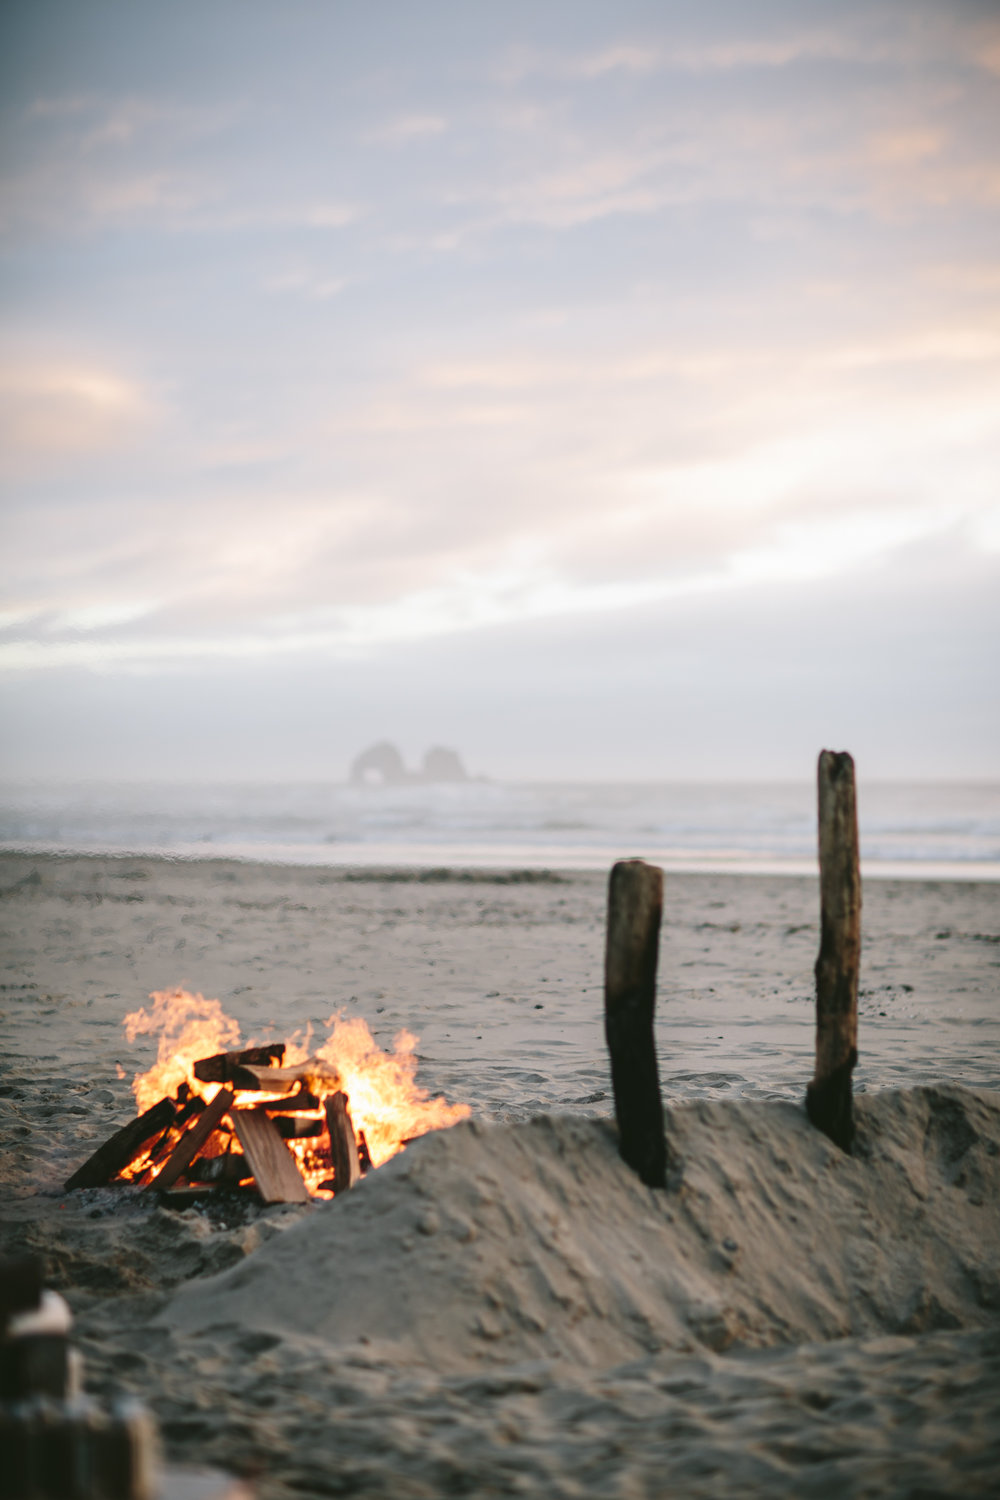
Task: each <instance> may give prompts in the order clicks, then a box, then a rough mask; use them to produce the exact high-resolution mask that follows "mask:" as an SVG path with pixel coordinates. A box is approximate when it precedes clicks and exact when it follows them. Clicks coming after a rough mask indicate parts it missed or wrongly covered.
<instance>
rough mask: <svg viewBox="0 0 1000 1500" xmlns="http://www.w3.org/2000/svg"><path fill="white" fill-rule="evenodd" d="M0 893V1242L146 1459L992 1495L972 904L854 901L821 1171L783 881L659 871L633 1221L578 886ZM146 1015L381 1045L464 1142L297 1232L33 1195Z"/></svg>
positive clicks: (9, 865) (59, 1175)
mask: <svg viewBox="0 0 1000 1500" xmlns="http://www.w3.org/2000/svg"><path fill="white" fill-rule="evenodd" d="M0 893H2V900H0V921H2V924H3V931H4V940H3V974H2V983H3V985H4V988H3V990H2V992H0V994H2V996H3V1003H2V1005H0V1009H2V1010H3V1011H4V1013H5V1014H4V1018H3V1022H2V1024H3V1028H4V1036H5V1049H4V1051H5V1055H4V1059H3V1063H2V1068H3V1072H2V1074H0V1136H2V1140H3V1145H4V1153H3V1158H2V1169H0V1170H2V1178H0V1185H2V1193H3V1202H2V1213H0V1248H3V1249H4V1250H13V1249H18V1248H25V1247H35V1248H39V1249H41V1250H43V1251H44V1252H45V1254H46V1255H47V1258H48V1261H49V1265H50V1282H51V1284H52V1285H54V1286H56V1287H58V1288H59V1289H60V1290H62V1291H63V1292H64V1294H65V1295H66V1296H67V1297H68V1299H69V1300H70V1302H71V1304H72V1305H73V1307H74V1309H75V1311H76V1316H77V1331H78V1336H79V1340H80V1343H81V1346H82V1347H83V1349H84V1353H85V1357H86V1360H87V1367H88V1372H89V1380H90V1385H91V1388H92V1389H93V1390H95V1391H96V1392H110V1391H111V1390H115V1391H121V1390H123V1389H125V1390H131V1391H135V1392H137V1393H139V1394H140V1395H142V1396H143V1397H144V1399H146V1400H147V1401H148V1402H149V1403H150V1405H151V1406H152V1407H153V1409H154V1410H155V1412H156V1413H157V1415H158V1417H159V1419H160V1421H161V1424H162V1427H163V1432H164V1436H165V1438H166V1441H167V1445H168V1450H169V1452H170V1453H171V1455H172V1456H173V1457H175V1458H177V1459H181V1460H184V1461H187V1462H212V1463H216V1464H219V1465H221V1466H223V1467H229V1468H231V1469H233V1470H235V1471H238V1472H243V1473H250V1474H252V1475H254V1476H255V1477H256V1482H257V1485H258V1489H259V1493H260V1494H261V1495H262V1496H264V1497H268V1496H272V1495H273V1496H274V1497H276V1500H277V1497H279V1496H287V1495H292V1494H294V1495H300V1496H313V1495H315V1496H320V1495H331V1494H364V1495H380V1496H383V1495H384V1496H411V1495H412V1496H440V1495H446V1494H466V1495H492V1494H496V1495H508V1494H522V1495H539V1496H541V1495H545V1496H550V1495H551V1496H560V1497H561V1496H567V1497H569V1496H584V1495H588V1496H589V1495H595V1496H596V1495H601V1496H604V1495H616V1496H618V1495H620V1496H623V1497H626V1496H627V1497H631V1496H637V1497H638V1496H656V1495H663V1494H668V1493H673V1494H684V1495H688V1494H690V1495H705V1496H710V1495H720V1496H721V1495H729V1494H734V1495H735V1494H737V1493H739V1494H741V1495H746V1494H748V1493H749V1494H759V1495H771V1494H779V1495H789V1496H801V1495H813V1494H815V1495H842V1494H851V1495H855V1494H857V1495H899V1496H903V1495H909V1496H916V1495H918V1494H919V1495H922V1496H932V1495H942V1496H943V1495H962V1494H983V1495H986V1494H993V1493H996V1491H997V1487H998V1482H1000V1336H998V1335H1000V1093H998V1090H1000V1048H998V1046H997V1040H998V1027H1000V1006H998V984H997V978H998V971H1000V944H998V933H997V912H998V902H1000V888H998V887H996V886H990V885H982V884H981V885H973V884H965V885H962V884H948V883H941V884H924V883H917V882H913V883H908V882H877V883H876V882H870V883H869V884H868V885H867V886H866V889H865V952H864V968H863V973H862V1001H861V1026H860V1045H861V1053H862V1061H861V1065H860V1066H859V1070H858V1075H857V1079H858V1088H859V1096H858V1119H859V1137H858V1144H857V1148H856V1150H855V1153H854V1155H853V1156H852V1157H846V1156H844V1155H843V1154H842V1153H840V1152H839V1151H837V1150H836V1149H835V1148H834V1147H833V1146H831V1145H830V1144H829V1143H828V1142H827V1141H826V1140H825V1138H824V1137H822V1136H820V1135H818V1134H817V1133H816V1132H815V1131H813V1130H812V1129H811V1127H810V1126H809V1124H808V1122H807V1120H806V1118H805V1115H804V1111H803V1109H802V1104H801V1099H802V1093H803V1089H804V1084H805V1082H806V1080H807V1078H808V1076H809V1073H810V1071H811V1046H812V1013H811V966H812V962H813V959H814V957H815V952H816V946H817V938H818V934H817V924H816V885H815V881H810V880H806V879H795V878H780V877H766V878H764V877H760V878H757V877H746V876H724V875H717V876H712V875H699V876H685V877H681V876H674V877H672V878H671V879H670V880H669V881H668V886H667V913H666V922H665V927H664V933H663V947H662V962H661V999H660V1006H659V1023H658V1043H659V1049H660V1056H661V1070H662V1075H663V1080H664V1092H665V1095H666V1097H667V1100H668V1110H667V1139H668V1145H669V1151H670V1167H669V1181H668V1188H667V1190H666V1192H660V1193H657V1192H653V1191H651V1190H649V1189H646V1188H644V1187H643V1186H642V1184H641V1183H639V1182H638V1180H637V1179H636V1178H635V1177H634V1176H633V1175H632V1174H631V1173H630V1172H629V1171H628V1169H627V1168H626V1167H625V1166H624V1165H623V1164H622V1162H621V1161H620V1159H619V1158H618V1155H617V1152H616V1149H615V1140H614V1128H613V1124H612V1123H611V1121H610V1118H609V1116H610V1110H611V1102H610V1098H609V1096H608V1081H607V1066H606V1058H605V1052H604V1046H603V1038H602V1035H601V1019H600V1011H601V992H600V971H601V957H602V954H601V944H602V929H603V901H604V879H603V877H598V876H591V875H587V874H580V873H575V874H573V875H572V876H565V877H563V878H548V879H538V878H535V879H532V880H525V879H511V878H487V877H486V876H485V875H484V874H480V876H479V877H477V878H476V879H474V880H473V879H461V878H435V879H427V878H423V879H416V878H412V877H405V878H404V872H395V874H394V875H393V876H392V877H391V878H390V877H388V876H387V877H386V878H380V879H375V878H371V875H370V874H369V873H368V872H366V873H365V878H363V879H362V878H345V874H344V872H336V871H322V870H315V869H310V870H306V869H281V868H278V867H267V866H252V865H239V864H236V863H232V862H223V861H215V862H212V861H206V862H199V863H192V864H187V865H178V864H169V863H166V862H160V861H156V860H147V859H138V858H134V859H132V858H130V859H120V860H113V859H59V858H42V859H39V858H29V857H19V856H9V857H4V858H2V859H0ZM180 983H186V984H187V985H189V986H190V987H192V988H197V989H200V990H202V991H203V992H204V993H206V994H211V995H213V996H218V997H219V998H220V999H222V1001H223V1003H224V1005H225V1006H226V1008H227V1010H229V1011H230V1012H231V1013H232V1014H233V1015H235V1016H236V1017H237V1018H238V1019H239V1020H240V1022H241V1025H242V1028H243V1034H244V1039H245V1040H247V1041H249V1040H251V1039H266V1038H267V1037H268V1036H272V1035H278V1036H282V1035H285V1034H286V1033H288V1032H290V1031H291V1030H294V1029H295V1028H297V1027H300V1026H302V1025H303V1024H304V1023H306V1022H307V1021H310V1020H312V1021H315V1022H319V1021H321V1020H323V1019H325V1017H326V1016H327V1015H329V1014H330V1012H331V1011H333V1010H335V1009H340V1008H344V1009H345V1010H346V1011H347V1012H348V1013H352V1014H361V1015H363V1016H364V1017H365V1018H366V1019H367V1020H368V1021H369V1023H370V1024H371V1025H372V1028H373V1030H374V1031H375V1032H376V1034H377V1036H378V1037H379V1039H380V1040H381V1041H382V1042H383V1043H386V1044H387V1043H388V1042H389V1041H390V1040H391V1037H392V1035H393V1033H394V1032H395V1030H396V1029H398V1028H399V1027H400V1026H404V1025H405V1026H408V1027H410V1028H411V1029H412V1030H415V1031H417V1032H418V1033H419V1034H420V1036H421V1043H420V1047H419V1054H420V1056H421V1071H420V1077H421V1081H422V1082H423V1083H425V1084H426V1085H427V1086H428V1087H429V1088H430V1089H432V1090H433V1091H435V1092H437V1091H444V1092H445V1093H446V1094H447V1095H448V1097H449V1098H452V1099H464V1100H466V1101H467V1102H469V1103H470V1104H471V1105H472V1107H473V1117H472V1119H471V1120H470V1121H468V1122H467V1123H465V1124H462V1125H458V1126H456V1127H455V1128H454V1129H453V1130H451V1131H447V1132H440V1133H437V1134H435V1135H432V1136H428V1137H426V1138H424V1139H423V1140H421V1141H419V1142H417V1143H415V1144H414V1145H413V1146H412V1147H410V1148H409V1149H408V1150H407V1152H406V1153H404V1154H403V1155H402V1156H400V1157H398V1158H396V1159H395V1160H394V1161H393V1162H391V1163H389V1164H388V1165H387V1166H385V1167H383V1168H381V1169H380V1170H379V1171H378V1172H377V1173H374V1174H372V1175H370V1176H369V1177H368V1178H367V1179H365V1181H364V1182H363V1183H362V1184H361V1185H360V1186H359V1187H358V1188H357V1189H356V1190H355V1191H354V1192H353V1193H351V1194H349V1195H346V1196H344V1197H342V1198H340V1199H338V1200H337V1201H336V1202H334V1203H332V1204H327V1205H322V1206H318V1207H314V1206H306V1207H297V1208H280V1207H276V1208H270V1209H261V1208H258V1207H255V1206H253V1205H252V1204H248V1203H245V1202H233V1203H231V1204H228V1205H222V1204H219V1205H215V1206H213V1207H212V1208H210V1209H208V1210H199V1209H195V1208H190V1209H187V1210H185V1211H184V1212H180V1213H179V1212H176V1211H174V1210H172V1209H167V1208H164V1207H161V1206H159V1205H158V1204H157V1203H156V1202H155V1201H154V1200H152V1199H150V1200H149V1201H146V1200H145V1199H143V1198H141V1195H140V1196H138V1197H137V1195H135V1194H129V1193H123V1192H122V1191H120V1190H111V1189H101V1190H91V1191H88V1192H84V1193H77V1194H71V1195H65V1194H63V1193H62V1192H61V1190H60V1189H61V1183H62V1181H63V1180H64V1179H65V1176H66V1175H68V1172H69V1171H70V1170H72V1168H73V1167H75V1166H76V1165H77V1164H78V1163H79V1162H80V1160H82V1158H83V1157H84V1156H85V1155H87V1154H88V1153H89V1151H90V1150H92V1149H93V1147H94V1146H95V1145H96V1144H98V1143H99V1141H100V1140H101V1139H103V1138H104V1137H105V1136H106V1135H108V1134H110V1133H111V1131H112V1129H113V1128H114V1127H115V1126H116V1125H117V1124H119V1123H121V1122H122V1121H123V1120H124V1119H125V1118H127V1117H128V1115H129V1102H130V1096H129V1092H128V1077H130V1076H131V1073H132V1072H133V1071H135V1070H136V1069H138V1068H142V1067H145V1066H147V1065H148V1063H149V1061H150V1060H151V1056H152V1046H151V1044H150V1043H149V1041H148V1039H142V1038H140V1039H139V1040H138V1041H137V1042H136V1044H135V1045H134V1046H132V1047H130V1046H128V1045H126V1044H125V1043H124V1040H123V1036H122V1031H121V1019H122V1016H123V1015H124V1013H125V1012H126V1011H127V1010H131V1009H134V1008H135V1007H136V1005H137V1004H141V1003H142V1002H143V1001H144V999H145V996H146V994H147V993H149V991H151V990H153V989H162V988H164V987H167V986H170V985H175V984H180ZM119 1069H123V1070H124V1072H125V1074H126V1075H127V1076H126V1078H125V1079H122V1078H120V1077H119V1076H118V1070H119Z"/></svg>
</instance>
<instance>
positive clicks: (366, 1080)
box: [316, 1015, 471, 1167]
mask: <svg viewBox="0 0 1000 1500" xmlns="http://www.w3.org/2000/svg"><path fill="white" fill-rule="evenodd" d="M326 1024H327V1029H328V1030H329V1031H330V1035H329V1036H328V1037H327V1040H326V1041H325V1042H324V1043H323V1045H322V1047H319V1048H317V1053H316V1055H317V1056H318V1057H322V1058H325V1059H326V1061H327V1062H329V1063H332V1064H333V1066H334V1067H335V1068H336V1070H337V1072H338V1073H339V1074H340V1076H341V1078H342V1080H343V1084H342V1087H343V1090H344V1092H345V1094H346V1095H347V1099H348V1107H349V1109H350V1111H351V1119H352V1120H353V1122H354V1128H355V1130H363V1131H364V1133H365V1140H366V1141H367V1142H368V1152H369V1155H370V1156H371V1159H372V1166H374V1167H379V1166H381V1165H382V1163H383V1162H384V1161H388V1160H389V1158H390V1156H395V1154H396V1152H397V1151H398V1150H399V1149H400V1146H401V1145H402V1143H403V1142H404V1141H405V1140H409V1139H412V1137H413V1136H416V1135H426V1133H427V1131H428V1130H442V1129H444V1128H446V1127H447V1126H449V1125H455V1124H457V1123H458V1121H459V1120H464V1119H466V1117H467V1116H468V1115H469V1114H470V1113H471V1111H470V1109H469V1106H468V1105H467V1104H449V1103H447V1101H446V1100H445V1099H441V1098H438V1099H432V1098H431V1097H430V1095H429V1094H428V1092H427V1090H426V1089H424V1088H421V1087H420V1085H419V1084H418V1083H417V1080H416V1073H417V1059H416V1057H415V1055H414V1049H415V1048H416V1045H417V1042H418V1041H419V1040H420V1039H419V1037H416V1036H414V1035H413V1033H412V1032H410V1031H401V1032H400V1033H399V1034H398V1036H397V1037H396V1040H395V1043H394V1050H393V1051H392V1052H383V1051H382V1049H381V1047H379V1046H377V1044H376V1042H375V1040H374V1038H373V1036H372V1034H371V1032H370V1031H369V1030H368V1025H367V1022H365V1021H363V1020H362V1019H361V1017H360V1016H358V1017H355V1019H354V1020H350V1021H345V1020H343V1019H342V1018H341V1017H340V1016H339V1015H337V1016H331V1017H330V1019H329V1020H328V1021H327V1023H326Z"/></svg>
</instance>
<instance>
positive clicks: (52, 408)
mask: <svg viewBox="0 0 1000 1500" xmlns="http://www.w3.org/2000/svg"><path fill="white" fill-rule="evenodd" d="M157 415H158V411H157V403H156V402H155V401H154V400H153V399H152V398H151V397H150V395H149V394H148V392H146V391H144V390H143V389H142V387H141V386H140V385H138V384H137V383H136V382H135V381H131V380H128V379H126V378H124V377H123V376H121V375H118V374H116V373H114V372H112V371H109V370H107V369H104V368H101V367H99V366H93V365H88V364H83V363H76V362H72V361H66V362H58V363H54V362H38V361H32V360H31V359H30V358H29V359H27V360H25V361H24V362H21V361H19V360H17V359H16V358H14V357H11V356H8V357H7V359H5V360H4V361H2V362H0V477H7V478H13V479H23V478H24V477H26V476H29V475H30V476H32V477H34V476H36V475H38V474H39V472H43V473H44V472H51V471H52V470H53V469H55V468H58V467H65V465H67V464H68V463H71V462H74V463H75V462H76V461H77V460H79V459H80V458H81V457H91V458H92V457H94V456H95V455H98V454H102V453H107V452H108V451H109V450H116V449H121V448H122V447H126V446H134V445H135V444H136V443H138V442H139V440H140V439H141V438H142V437H143V436H145V435H146V434H147V433H148V432H149V430H150V428H151V426H152V425H153V424H154V423H155V421H156V419H157Z"/></svg>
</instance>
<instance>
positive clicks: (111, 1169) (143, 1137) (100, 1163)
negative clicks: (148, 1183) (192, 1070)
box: [66, 1099, 177, 1192]
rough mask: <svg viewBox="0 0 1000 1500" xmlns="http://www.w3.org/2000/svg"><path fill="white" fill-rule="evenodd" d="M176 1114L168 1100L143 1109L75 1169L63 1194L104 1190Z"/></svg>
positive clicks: (170, 1101) (172, 1104) (171, 1101)
mask: <svg viewBox="0 0 1000 1500" xmlns="http://www.w3.org/2000/svg"><path fill="white" fill-rule="evenodd" d="M176 1113H177V1111H176V1109H175V1107H174V1102H173V1100H172V1099H161V1100H160V1101H159V1103H158V1104H154V1105H153V1107H152V1109H147V1110H146V1112H145V1114H141V1115H140V1116H139V1117H138V1119H136V1120H130V1121H129V1123H128V1124H127V1125H123V1126H122V1128H121V1130H117V1131H116V1132H115V1134H114V1135H113V1136H112V1137H111V1138H110V1140H107V1141H105V1142H104V1145H103V1146H99V1147H98V1148H97V1150H96V1151H95V1152H94V1154H93V1156H89V1157H88V1158H87V1160H86V1161H85V1162H84V1164H83V1166H82V1167H78V1168H77V1170H76V1171H75V1172H74V1173H73V1175H72V1177H70V1178H69V1179H68V1181H67V1183H66V1191H67V1192H70V1191H72V1189H73V1188H85V1187H104V1185H105V1183H108V1182H110V1181H111V1179H112V1178H113V1177H117V1176H118V1174H119V1173H120V1172H123V1171H124V1170H125V1168H126V1167H127V1166H128V1165H129V1163H130V1162H131V1161H134V1160H135V1158H136V1157H137V1156H138V1155H139V1153H140V1152H141V1151H143V1150H145V1148H146V1146H147V1145H148V1143H149V1142H150V1141H151V1140H152V1139H153V1137H154V1136H157V1135H160V1134H161V1133H162V1131H163V1130H164V1129H165V1128H166V1127H167V1126H169V1125H171V1124H172V1123H173V1120H174V1116H175V1115H176Z"/></svg>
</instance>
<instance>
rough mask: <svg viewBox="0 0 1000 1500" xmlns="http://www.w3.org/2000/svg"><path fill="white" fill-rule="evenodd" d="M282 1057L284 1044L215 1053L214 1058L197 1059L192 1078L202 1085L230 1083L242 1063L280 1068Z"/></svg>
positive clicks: (277, 1043) (278, 1043)
mask: <svg viewBox="0 0 1000 1500" xmlns="http://www.w3.org/2000/svg"><path fill="white" fill-rule="evenodd" d="M284 1056H285V1044H284V1042H275V1043H274V1044H273V1045H272V1046H269V1047H244V1048H243V1051H242V1052H216V1054H215V1056H214V1057H202V1058H199V1060H198V1062H196V1063H195V1065H194V1076H195V1077H196V1078H197V1079H199V1080H200V1082H202V1083H232V1081H233V1074H234V1073H235V1071H236V1069H237V1068H240V1067H242V1066H243V1064H244V1063H257V1064H260V1065H261V1066H262V1067H265V1068H269V1067H272V1066H273V1065H275V1064H277V1066H278V1067H280V1066H281V1063H282V1060H283V1058H284Z"/></svg>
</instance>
